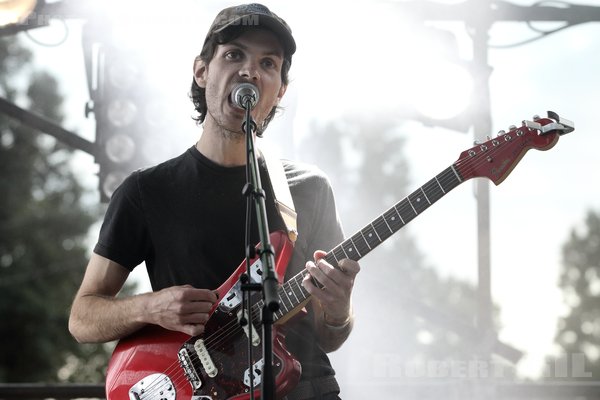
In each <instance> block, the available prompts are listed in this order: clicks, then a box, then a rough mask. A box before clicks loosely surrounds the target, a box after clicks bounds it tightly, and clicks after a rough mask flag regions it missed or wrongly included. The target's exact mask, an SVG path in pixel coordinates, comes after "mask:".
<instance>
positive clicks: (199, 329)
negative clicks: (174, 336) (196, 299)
mask: <svg viewBox="0 0 600 400" xmlns="http://www.w3.org/2000/svg"><path fill="white" fill-rule="evenodd" d="M178 330H180V331H181V332H183V333H186V334H188V335H190V336H198V335H200V334H202V333H204V325H193V324H187V325H182V326H181V328H180V329H178Z"/></svg>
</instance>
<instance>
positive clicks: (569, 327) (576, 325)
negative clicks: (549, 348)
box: [556, 211, 600, 379]
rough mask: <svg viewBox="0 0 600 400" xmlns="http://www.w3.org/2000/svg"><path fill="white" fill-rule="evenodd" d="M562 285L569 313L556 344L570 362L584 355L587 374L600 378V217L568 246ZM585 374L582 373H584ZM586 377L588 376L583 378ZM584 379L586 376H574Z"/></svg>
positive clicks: (587, 224)
mask: <svg viewBox="0 0 600 400" xmlns="http://www.w3.org/2000/svg"><path fill="white" fill-rule="evenodd" d="M562 252H563V253H562V254H563V261H562V264H563V265H562V272H561V275H560V281H559V285H560V288H561V289H562V291H563V296H564V300H565V304H566V306H567V307H568V309H569V311H568V313H567V314H566V315H565V316H564V317H562V318H560V319H559V323H558V329H557V334H556V343H557V344H558V346H560V348H562V350H563V351H564V352H565V353H566V355H567V359H568V361H570V362H573V360H577V357H573V355H576V356H577V355H579V356H581V355H583V359H584V361H585V368H584V370H585V371H586V372H589V373H591V374H592V377H593V378H595V379H598V377H599V376H600V345H599V343H600V308H599V307H598V302H599V300H600V215H599V214H597V213H595V212H593V211H589V212H588V214H587V216H586V218H585V227H584V229H582V230H581V231H580V232H578V231H577V230H576V229H573V230H572V231H571V234H570V237H569V240H568V241H567V242H566V243H565V244H564V246H563V250H562ZM580 370H581V369H580ZM582 375H585V374H582ZM569 376H570V377H571V378H575V379H577V378H582V377H585V376H579V377H578V376H571V375H569Z"/></svg>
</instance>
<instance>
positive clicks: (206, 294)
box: [186, 288, 218, 304]
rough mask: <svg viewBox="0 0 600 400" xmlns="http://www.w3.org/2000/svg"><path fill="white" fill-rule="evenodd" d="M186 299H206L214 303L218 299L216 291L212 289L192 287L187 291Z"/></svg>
mask: <svg viewBox="0 0 600 400" xmlns="http://www.w3.org/2000/svg"><path fill="white" fill-rule="evenodd" d="M186 300H189V301H205V302H209V303H211V304H214V303H216V302H217V300H218V299H217V295H216V293H215V292H214V291H212V290H208V289H195V288H190V289H188V291H187V292H186Z"/></svg>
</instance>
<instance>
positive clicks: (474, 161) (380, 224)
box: [168, 128, 532, 380]
mask: <svg viewBox="0 0 600 400" xmlns="http://www.w3.org/2000/svg"><path fill="white" fill-rule="evenodd" d="M520 129H522V132H523V133H524V135H522V136H521V137H520V138H521V139H522V138H523V137H524V136H525V135H528V134H531V131H532V130H531V129H526V128H520ZM510 134H511V132H509V133H507V134H505V135H502V136H501V137H500V138H503V137H507V136H508V135H510ZM495 140H498V141H499V140H500V139H499V138H496V139H495ZM507 142H509V143H510V141H507ZM501 144H502V142H500V143H499V144H498V145H496V146H492V147H491V148H488V150H485V151H481V152H479V153H476V154H475V155H474V156H472V157H471V158H467V159H459V160H457V161H456V162H455V163H454V164H452V166H455V167H460V170H462V171H464V172H468V173H473V172H474V171H476V170H477V169H478V168H479V167H481V166H484V165H486V164H487V163H489V161H488V160H487V157H485V156H486V155H487V156H493V155H495V154H496V153H497V152H499V151H500V150H503V146H501ZM479 146H481V145H479ZM476 147H477V146H476ZM472 149H473V148H472ZM469 150H471V149H469ZM463 164H467V167H464V166H463ZM445 171H446V170H444V171H443V172H445ZM443 172H442V173H440V174H443ZM457 172H458V171H457ZM440 174H438V175H437V176H436V177H435V178H438V182H439V184H440V186H441V187H442V190H443V191H444V193H443V195H445V194H446V193H447V192H446V191H445V190H444V188H443V184H444V183H446V184H448V183H449V182H451V181H452V180H454V179H455V177H454V176H452V175H450V178H444V177H443V176H442V177H441V178H442V179H441V181H440V180H439V178H440V177H439V175H440ZM466 179H470V177H467V178H466ZM466 179H465V177H463V178H462V179H461V181H459V182H458V184H460V183H462V182H464V181H465V180H466ZM456 186H457V185H455V186H453V187H452V188H451V189H450V190H452V189H454V188H455V187H456ZM422 188H423V186H421V188H419V189H417V190H416V191H415V192H417V191H418V190H422ZM415 192H412V193H411V194H414V193H415ZM443 195H442V196H440V197H439V198H441V197H443ZM409 197H410V195H409V196H407V197H405V198H404V199H403V200H401V201H400V202H399V203H396V204H395V205H394V206H393V207H391V208H390V209H388V210H387V211H386V212H385V213H384V214H382V215H381V216H379V217H378V218H377V219H376V220H374V221H373V222H372V223H371V224H370V225H371V226H373V228H374V229H375V231H376V233H377V228H388V230H390V232H389V235H387V236H386V237H385V239H383V240H381V241H380V243H383V241H384V240H386V239H388V238H389V237H391V236H392V235H393V234H394V233H396V232H397V231H398V230H399V229H400V228H402V227H403V226H404V225H406V223H408V222H410V220H412V219H413V218H414V217H416V216H418V215H419V214H420V213H421V212H422V211H424V210H425V209H427V208H428V207H429V205H428V206H427V207H426V208H424V209H423V210H422V211H419V212H417V213H416V214H415V215H413V216H412V217H411V218H410V220H409V221H408V222H406V223H403V224H402V226H400V228H399V229H396V230H392V229H391V228H390V227H389V226H387V224H386V221H385V214H386V213H387V212H389V211H390V210H392V209H396V212H397V213H398V215H399V216H400V217H401V211H405V210H409V211H410V208H411V207H412V205H411V204H410V199H409ZM439 198H438V199H436V201H437V200H439ZM405 200H408V204H406V203H407V202H406V201H405ZM431 204H433V203H431ZM431 204H430V205H431ZM398 207H401V209H400V210H399V209H398ZM413 212H414V210H413ZM409 215H410V213H409ZM401 218H402V217H401ZM368 227H369V225H367V226H366V227H365V228H363V229H361V230H360V231H358V232H357V233H356V234H355V235H354V236H356V235H358V234H362V233H363V231H364V230H365V229H367V228H368ZM378 235H379V233H378ZM354 236H352V237H351V238H353V237H354ZM384 236H385V235H384ZM348 241H349V240H345V241H344V242H342V243H341V244H340V245H338V246H336V247H335V248H334V249H332V250H331V251H330V252H329V253H327V254H328V255H329V254H332V255H333V256H334V258H336V260H337V257H336V256H335V253H334V252H335V251H336V249H338V248H339V249H340V250H342V252H343V253H344V254H345V255H346V256H347V254H346V252H345V251H344V249H343V247H342V245H343V244H344V243H347V242H348ZM364 241H365V244H366V245H367V247H362V248H359V247H360V246H357V245H356V244H355V243H354V242H352V244H353V246H354V247H355V248H356V250H357V251H358V252H359V253H360V254H366V253H368V252H369V251H371V250H372V248H370V247H369V243H368V242H367V241H366V239H364ZM380 243H377V244H376V245H375V246H377V245H378V244H380ZM305 273H306V269H304V270H303V271H302V272H300V273H298V274H296V275H295V276H294V277H293V278H291V279H290V280H289V281H288V282H286V283H284V285H285V284H289V285H291V282H295V283H296V285H297V286H298V287H299V288H300V289H301V293H302V294H304V293H305V290H304V289H302V287H301V285H300V283H299V282H298V280H302V279H303V276H304V274H305ZM292 290H293V288H292ZM279 292H280V296H279V297H280V298H282V296H281V293H285V294H286V296H287V297H288V298H289V295H288V294H287V293H286V292H285V288H282V290H280V291H279ZM308 296H310V295H308ZM290 300H291V299H290ZM304 300H306V298H305V299H304ZM260 303H262V301H261V302H259V303H257V304H255V305H254V306H253V310H252V311H251V314H252V318H251V320H252V321H253V322H255V321H258V319H259V318H257V317H259V315H257V314H259V313H260V310H259V308H258V304H260ZM290 304H291V305H292V306H293V304H292V303H290ZM299 304H300V303H299ZM294 308H295V307H292V310H293V309H294ZM289 311H290V310H288V312H289ZM284 315H285V314H284ZM228 325H229V326H228ZM223 328H224V329H225V330H223ZM242 330H243V328H242V327H241V326H240V325H239V323H238V321H236V320H233V321H231V322H230V323H228V324H226V325H225V326H224V327H222V328H221V329H220V331H218V332H215V333H214V334H212V335H211V336H209V337H207V338H206V340H205V346H206V348H207V350H210V349H214V348H216V347H217V346H219V345H221V344H222V343H223V342H224V341H227V340H228V339H229V338H230V337H231V335H235V334H238V333H240V332H241V331H242ZM209 341H210V343H209ZM194 353H195V352H194ZM196 357H197V359H199V356H197V355H196ZM191 358H192V359H193V360H197V359H195V357H194V354H192V356H191ZM217 361H220V357H219V358H217ZM177 367H178V362H174V363H173V364H172V365H171V366H170V367H169V368H168V369H175V368H177ZM178 369H179V370H180V371H181V378H182V379H183V380H185V379H186V377H185V374H184V373H183V371H182V369H181V368H178ZM178 380H179V379H178Z"/></svg>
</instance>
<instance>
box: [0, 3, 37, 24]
mask: <svg viewBox="0 0 600 400" xmlns="http://www.w3.org/2000/svg"><path fill="white" fill-rule="evenodd" d="M36 3H37V1H35V0H0V28H4V27H5V26H8V25H14V24H20V23H23V22H25V21H26V20H27V17H29V15H30V14H31V13H32V12H33V10H34V9H35V5H36Z"/></svg>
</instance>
